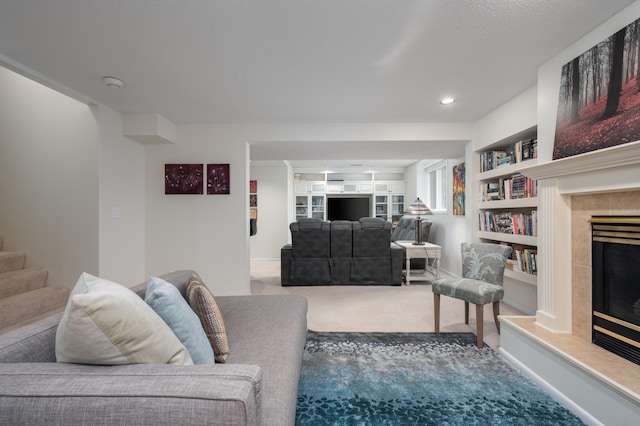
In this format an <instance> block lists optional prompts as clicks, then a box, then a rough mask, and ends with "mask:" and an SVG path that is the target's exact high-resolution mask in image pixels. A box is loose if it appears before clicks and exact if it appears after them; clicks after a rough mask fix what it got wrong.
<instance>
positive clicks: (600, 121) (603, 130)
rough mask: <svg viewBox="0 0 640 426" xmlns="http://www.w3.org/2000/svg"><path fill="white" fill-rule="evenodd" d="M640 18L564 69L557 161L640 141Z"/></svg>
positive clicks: (556, 152) (558, 120) (560, 98)
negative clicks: (639, 55)
mask: <svg viewBox="0 0 640 426" xmlns="http://www.w3.org/2000/svg"><path fill="white" fill-rule="evenodd" d="M638 46H640V20H636V21H635V22H632V23H631V24H629V25H627V26H626V27H625V28H622V29H621V30H619V31H618V32H616V33H615V34H613V35H611V36H610V37H608V38H607V39H606V40H603V41H601V42H600V43H598V44H597V45H595V46H593V47H592V48H591V49H589V50H588V51H586V52H584V53H583V54H582V55H580V56H578V57H576V58H574V59H573V60H571V61H570V62H568V63H567V64H565V65H564V66H563V67H562V74H561V78H560V94H559V99H558V116H557V120H556V134H555V140H554V143H553V159H554V160H556V159H559V158H564V157H570V156H573V155H578V154H583V153H585V152H590V151H596V150H599V149H603V148H608V147H611V146H615V145H621V144H624V143H629V142H635V141H637V140H640V97H639V96H638V91H639V89H640V78H639V77H640V61H637V60H636V58H637V57H638V51H639V50H638Z"/></svg>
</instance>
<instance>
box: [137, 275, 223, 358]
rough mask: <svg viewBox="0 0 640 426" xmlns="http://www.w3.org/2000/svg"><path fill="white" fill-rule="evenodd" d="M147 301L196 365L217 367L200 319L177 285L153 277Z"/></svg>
mask: <svg viewBox="0 0 640 426" xmlns="http://www.w3.org/2000/svg"><path fill="white" fill-rule="evenodd" d="M144 300H145V302H147V304H148V305H149V306H151V308H152V309H153V310H154V311H155V312H156V313H157V314H158V315H159V316H160V317H161V318H162V319H163V320H164V322H166V323H167V325H168V326H169V328H171V330H172V331H173V332H174V334H175V335H176V336H178V339H179V340H180V341H181V342H182V344H183V345H184V346H185V347H186V348H187V350H188V351H189V355H191V359H193V362H194V363H195V364H213V363H215V359H214V356H213V348H212V347H211V343H209V339H208V338H207V335H206V334H205V332H204V329H203V328H202V324H201V323H200V319H199V318H198V316H197V315H196V313H195V312H193V309H191V307H190V306H189V304H188V303H187V301H186V300H185V299H184V297H182V295H181V294H180V291H179V290H178V289H177V288H176V287H175V286H174V285H172V284H170V283H168V282H166V281H165V280H163V279H161V278H156V277H151V278H149V279H148V280H147V292H146V294H145V297H144Z"/></svg>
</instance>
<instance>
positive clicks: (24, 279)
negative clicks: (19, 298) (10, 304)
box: [0, 269, 48, 298]
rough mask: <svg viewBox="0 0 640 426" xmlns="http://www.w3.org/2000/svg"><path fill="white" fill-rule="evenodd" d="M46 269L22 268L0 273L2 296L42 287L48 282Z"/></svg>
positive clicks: (0, 293) (0, 295) (0, 292)
mask: <svg viewBox="0 0 640 426" xmlns="http://www.w3.org/2000/svg"><path fill="white" fill-rule="evenodd" d="M47 275H48V273H47V270H46V269H20V270H17V271H9V272H3V273H1V274H0V298H1V297H9V296H13V295H16V294H19V293H25V292H27V291H31V290H36V289H38V288H42V287H44V286H45V284H46V283H47Z"/></svg>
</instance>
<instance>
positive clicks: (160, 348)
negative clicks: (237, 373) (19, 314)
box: [56, 273, 193, 365]
mask: <svg viewBox="0 0 640 426" xmlns="http://www.w3.org/2000/svg"><path fill="white" fill-rule="evenodd" d="M56 360H57V361H58V362H71V363H78V364H100V365H120V364H144V363H156V364H157V363H160V364H193V361H192V360H191V356H190V355H189V352H188V351H187V349H186V348H185V347H184V345H183V344H182V343H180V340H178V338H177V337H176V335H175V334H174V333H173V331H171V329H170V328H169V326H168V325H166V324H165V323H164V321H163V320H162V318H160V317H159V316H158V314H156V313H155V312H154V311H153V309H151V308H150V307H149V306H148V305H147V304H146V303H145V302H144V300H142V299H141V298H140V297H139V296H138V295H137V294H135V293H134V292H132V291H131V290H129V289H128V288H126V287H124V286H122V285H120V284H116V283H114V282H111V281H108V280H105V279H101V278H98V277H94V276H92V275H90V274H87V273H83V274H82V275H80V278H79V279H78V281H77V283H76V285H75V287H74V289H73V291H72V292H71V296H70V297H69V300H68V302H67V306H66V308H65V312H64V314H63V316H62V319H61V320H60V325H59V326H58V330H57V332H56Z"/></svg>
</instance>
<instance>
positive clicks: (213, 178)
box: [207, 164, 230, 194]
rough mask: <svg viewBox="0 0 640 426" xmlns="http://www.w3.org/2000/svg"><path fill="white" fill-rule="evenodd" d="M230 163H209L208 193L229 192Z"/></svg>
mask: <svg viewBox="0 0 640 426" xmlns="http://www.w3.org/2000/svg"><path fill="white" fill-rule="evenodd" d="M229 184H230V176H229V165H228V164H207V194H229V193H230V188H229Z"/></svg>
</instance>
